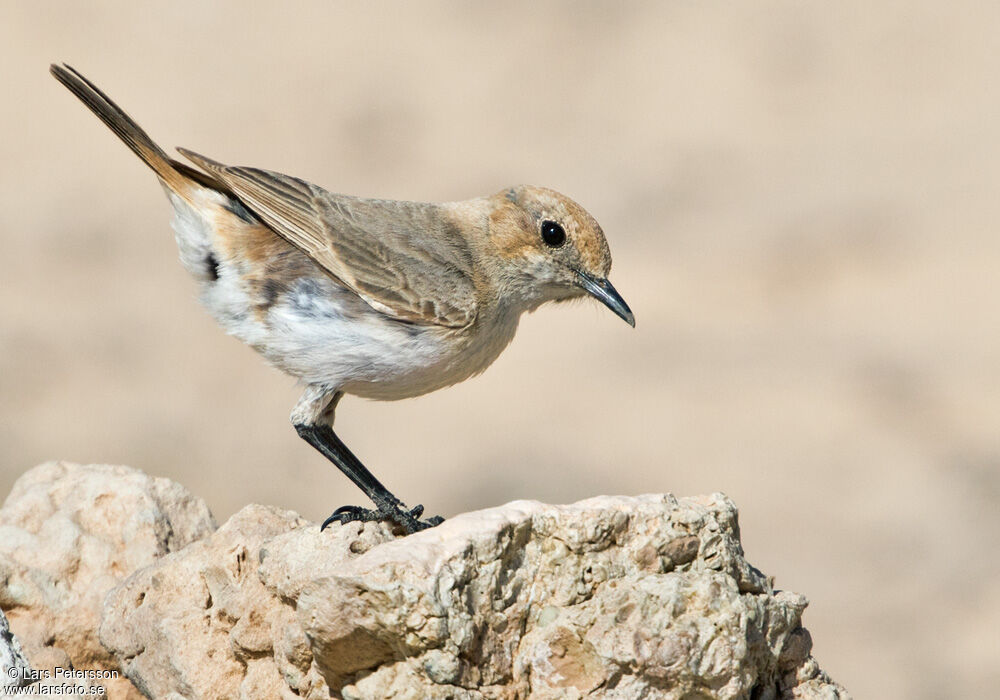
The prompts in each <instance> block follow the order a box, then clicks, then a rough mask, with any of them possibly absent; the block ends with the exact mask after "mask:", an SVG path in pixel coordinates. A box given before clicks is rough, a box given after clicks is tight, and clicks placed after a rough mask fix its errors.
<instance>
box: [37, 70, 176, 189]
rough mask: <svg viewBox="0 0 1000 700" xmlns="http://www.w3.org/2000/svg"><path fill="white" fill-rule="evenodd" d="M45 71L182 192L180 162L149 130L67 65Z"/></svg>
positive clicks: (165, 180)
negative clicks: (173, 158) (167, 152)
mask: <svg viewBox="0 0 1000 700" xmlns="http://www.w3.org/2000/svg"><path fill="white" fill-rule="evenodd" d="M49 72H51V73H52V75H53V76H54V77H55V79H56V80H58V81H59V82H60V83H62V84H63V85H65V86H66V87H67V88H68V89H69V90H70V92H72V93H73V94H74V95H76V96H77V97H78V98H79V99H80V101H81V102H83V103H84V104H85V105H87V107H88V108H89V109H90V111H91V112H93V113H94V114H96V115H97V116H98V117H99V118H100V120H101V121H102V122H104V123H105V125H107V126H108V128H110V129H111V130H112V131H113V132H115V134H117V135H118V138H120V139H121V140H122V141H124V142H125V145H127V146H128V147H129V148H130V149H132V152H133V153H135V154H136V155H137V156H139V158H141V159H142V161H143V162H144V163H146V165H148V166H149V167H150V168H152V169H153V172H155V173H156V174H157V175H159V176H160V179H161V180H163V181H164V182H165V183H166V184H167V185H168V186H169V187H170V188H171V189H173V190H175V191H177V192H178V193H179V194H181V193H183V191H184V190H185V189H186V186H185V185H187V184H189V182H190V181H189V179H188V176H186V175H185V174H184V173H182V172H181V171H180V170H179V169H178V167H177V166H178V165H180V164H179V163H176V162H175V161H173V160H171V159H170V157H169V156H168V155H167V154H166V153H165V152H164V150H163V149H162V148H160V147H159V146H157V145H156V143H155V142H154V141H153V139H151V138H150V137H149V134H147V133H146V132H145V131H143V130H142V127H140V126H139V125H138V124H136V122H135V120H134V119H132V117H130V116H129V115H128V114H126V113H125V111H124V110H123V109H122V108H121V107H119V106H118V105H116V104H115V103H114V101H113V100H112V99H111V98H110V97H108V96H107V95H105V94H104V93H103V92H102V91H101V89H100V88H98V87H97V86H96V85H94V84H93V83H92V82H90V81H89V80H87V79H86V78H85V77H83V75H81V74H80V73H79V72H78V71H76V70H75V69H74V68H72V67H71V66H68V65H66V64H63V65H61V66H57V65H55V64H52V65H51V66H50V67H49Z"/></svg>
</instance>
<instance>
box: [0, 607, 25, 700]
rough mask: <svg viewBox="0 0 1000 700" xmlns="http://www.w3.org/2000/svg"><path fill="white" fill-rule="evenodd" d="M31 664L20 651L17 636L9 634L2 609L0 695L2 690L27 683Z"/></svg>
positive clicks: (0, 625) (0, 621)
mask: <svg viewBox="0 0 1000 700" xmlns="http://www.w3.org/2000/svg"><path fill="white" fill-rule="evenodd" d="M30 671H31V666H30V665H29V664H28V660H27V659H26V658H25V657H24V652H22V651H21V644H20V643H19V642H18V641H17V637H15V636H14V635H13V634H11V631H10V626H9V625H8V624H7V618H6V617H5V616H4V614H3V611H0V695H4V694H5V693H4V692H3V691H4V690H9V689H11V688H20V687H21V686H23V685H27V682H28V681H27V679H28V674H29V673H30Z"/></svg>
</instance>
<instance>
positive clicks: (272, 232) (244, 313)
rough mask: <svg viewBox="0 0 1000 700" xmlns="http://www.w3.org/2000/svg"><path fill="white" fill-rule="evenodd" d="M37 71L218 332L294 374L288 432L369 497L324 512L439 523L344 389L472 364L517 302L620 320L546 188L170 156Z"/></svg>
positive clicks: (421, 526)
mask: <svg viewBox="0 0 1000 700" xmlns="http://www.w3.org/2000/svg"><path fill="white" fill-rule="evenodd" d="M50 72H51V74H52V75H53V76H54V77H55V78H56V80H58V81H59V82H60V83H62V84H63V85H64V86H65V87H66V88H68V89H69V90H70V92H72V93H73V94H74V95H75V96H76V97H77V98H79V99H80V100H81V101H82V102H83V103H84V105H86V106H87V107H88V108H89V109H90V110H91V111H92V112H93V113H94V114H95V115H97V117H98V118H100V120H101V121H102V122H104V124H105V125H106V126H107V127H108V128H110V129H111V130H112V131H113V132H114V133H115V134H116V135H117V136H118V137H119V138H120V139H121V140H122V141H123V142H124V143H125V144H126V145H127V146H128V147H129V148H130V149H131V150H132V151H133V152H134V153H135V155H137V156H138V157H139V158H140V159H141V160H142V161H143V162H144V163H145V164H146V165H147V166H149V167H150V168H151V169H152V170H153V172H154V173H155V174H156V176H157V177H158V178H159V180H160V184H161V185H162V187H163V189H164V191H165V192H166V195H167V198H168V200H169V203H170V205H171V207H172V209H173V220H172V222H171V224H172V228H173V230H174V234H175V239H176V242H177V246H178V250H179V257H180V262H181V264H182V266H183V267H184V268H185V270H187V272H188V273H189V274H190V275H191V276H192V277H193V278H194V279H195V280H196V281H197V283H198V284H199V286H200V301H201V303H202V304H203V305H204V306H205V307H206V308H207V310H208V311H209V313H210V314H211V315H212V316H213V317H214V318H215V320H216V321H217V322H218V323H219V324H220V325H221V326H222V327H223V329H224V330H225V331H226V332H227V333H229V334H230V335H233V336H235V337H236V338H238V339H240V340H242V341H243V342H244V343H247V344H248V345H250V346H251V347H253V348H254V349H255V350H256V351H257V352H258V353H260V354H261V355H262V356H263V357H264V358H265V360H267V361H268V362H270V363H271V364H272V365H274V366H276V367H277V368H279V369H281V370H283V371H284V372H286V373H288V374H290V375H291V376H293V377H295V378H296V379H298V380H299V381H300V382H301V383H302V384H304V390H303V393H302V396H301V398H300V399H299V400H298V402H297V403H296V404H295V406H294V408H293V409H292V412H291V422H292V424H293V426H294V427H295V430H296V431H297V432H298V434H299V435H300V436H301V437H302V438H303V439H304V440H305V441H306V442H308V443H309V444H310V445H312V446H313V447H314V448H315V449H316V450H318V451H319V452H320V453H321V454H322V455H323V456H324V457H326V458H327V459H328V460H330V461H331V462H332V463H333V464H334V465H336V466H337V467H338V468H339V469H340V470H341V471H342V472H343V473H344V474H345V475H346V476H347V477H348V478H349V479H350V480H351V481H352V482H353V483H354V484H355V485H356V486H358V487H359V488H360V489H361V490H362V491H363V492H364V493H365V495H366V496H367V497H368V498H369V499H370V500H371V501H372V503H373V504H374V506H375V507H374V508H365V507H361V506H342V507H340V508H337V509H336V510H335V511H334V512H333V513H332V514H331V515H330V517H329V518H327V519H326V521H324V523H323V524H322V528H323V529H325V528H326V527H328V526H329V525H331V524H333V523H341V524H346V523H349V522H353V521H362V522H369V521H387V522H388V523H389V524H390V525H391V526H392V527H393V528H394V529H397V528H401V529H402V530H403V531H404V532H405V534H411V533H414V532H418V531H421V530H425V529H427V528H429V527H433V526H436V525H438V524H440V523H441V522H443V518H441V517H440V516H433V517H429V518H426V519H423V520H422V519H421V516H422V515H423V512H424V508H423V506H422V505H417V506H415V507H413V508H407V506H406V504H405V503H404V502H403V501H401V500H400V499H399V498H397V497H396V496H395V495H393V494H392V493H391V492H390V491H389V490H388V489H387V488H386V487H385V486H384V485H383V484H382V483H381V482H380V481H379V480H378V479H377V478H376V477H375V476H374V475H373V474H372V473H371V472H370V471H369V470H368V469H367V468H366V467H365V466H364V465H363V464H362V463H361V461H360V460H359V459H358V458H357V457H356V456H355V455H354V453H353V452H351V450H350V449H349V448H348V447H347V446H346V445H345V444H344V443H343V441H342V440H341V439H340V437H339V436H338V435H337V434H336V433H335V432H334V430H333V424H334V413H335V411H336V408H337V405H338V403H339V401H340V399H341V398H342V397H343V396H344V395H345V394H350V395H353V396H359V397H363V398H369V399H376V400H383V401H392V400H398V399H405V398H410V397H415V396H420V395H422V394H426V393H428V392H431V391H435V390H437V389H441V388H444V387H447V386H451V385H453V384H456V383H458V382H461V381H464V380H466V379H468V378H470V377H472V376H475V375H477V374H479V373H481V372H482V371H484V370H485V369H486V368H487V367H488V366H489V365H490V364H492V363H493V361H494V360H495V359H496V358H497V357H498V356H499V355H500V353H501V352H502V351H503V350H504V349H505V348H506V347H507V345H508V344H509V343H510V342H511V340H512V339H513V337H514V334H515V331H516V330H517V326H518V321H519V319H520V317H521V315H522V314H523V313H525V312H530V311H534V310H535V309H537V308H538V307H539V306H540V305H541V304H543V303H545V302H549V301H565V300H569V299H574V298H579V297H585V296H590V297H593V298H595V299H597V300H598V301H600V302H601V303H602V304H604V305H605V306H607V307H608V308H609V309H610V310H611V311H613V312H614V313H615V314H617V315H618V316H619V317H621V318H622V319H623V320H625V321H626V322H627V323H628V324H629V325H630V326H632V327H633V328H634V327H635V317H634V315H633V313H632V311H631V309H630V308H629V306H628V304H626V303H625V300H624V299H623V298H622V297H621V295H620V294H619V293H618V291H617V290H616V289H615V287H614V286H613V285H612V284H611V282H609V281H608V272H609V271H610V269H611V252H610V249H609V247H608V243H607V240H606V239H605V236H604V232H603V231H602V229H601V227H600V225H599V224H598V223H597V221H596V220H595V219H594V217H593V216H591V215H590V214H589V213H588V212H587V211H586V210H585V209H584V208H583V207H581V206H580V205H579V204H577V203H576V202H574V201H573V200H571V199H570V198H569V197H566V196H565V195H562V194H560V193H558V192H556V191H554V190H552V189H548V188H545V187H537V186H531V185H519V186H515V187H507V188H505V189H502V190H500V191H499V192H497V193H495V194H493V195H490V196H484V197H477V198H473V199H468V200H464V201H455V202H446V203H424V202H409V201H395V200H386V199H368V198H361V197H355V196H349V195H343V194H335V193H332V192H329V191H327V190H325V189H323V188H321V187H319V186H317V185H314V184H311V183H309V182H306V181H305V180H301V179H299V178H296V177H291V176H289V175H282V174H280V173H277V172H272V171H268V170H262V169H259V168H251V167H242V166H240V167H235V166H230V165H225V164H223V163H221V162H218V161H215V160H212V159H210V158H207V157H205V156H202V155H199V154H198V153H195V152H193V151H190V150H187V149H184V148H178V149H177V151H178V152H179V153H180V154H182V155H183V156H184V157H185V158H187V159H188V160H189V161H190V162H191V163H193V164H194V165H195V166H197V168H195V167H192V166H190V165H187V164H185V163H182V162H180V161H178V160H175V159H173V158H171V157H170V156H169V155H168V154H167V153H166V152H165V151H164V150H163V149H162V148H160V146H158V145H157V144H156V143H155V142H154V141H153V140H152V139H151V138H150V137H149V136H148V135H147V134H146V132H145V131H143V130H142V128H140V127H139V125H138V124H137V123H136V122H135V121H134V120H133V119H132V118H131V117H130V116H129V115H128V114H126V113H125V112H124V111H123V110H122V109H121V108H120V107H119V106H118V105H117V104H115V102H113V101H112V100H111V98H109V97H108V96H107V95H106V94H104V93H103V92H102V91H101V90H100V89H99V88H98V87H97V86H96V85H94V84H93V83H92V82H91V81H89V80H88V79H87V78H85V77H84V76H83V75H82V74H81V73H80V72H78V71H76V70H75V69H73V68H72V67H70V66H68V65H66V64H62V65H56V64H52V65H51V66H50Z"/></svg>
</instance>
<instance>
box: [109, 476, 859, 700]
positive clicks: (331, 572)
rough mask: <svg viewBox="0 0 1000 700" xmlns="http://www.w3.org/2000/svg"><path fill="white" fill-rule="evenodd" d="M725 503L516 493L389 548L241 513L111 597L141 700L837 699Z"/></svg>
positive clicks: (376, 532)
mask: <svg viewBox="0 0 1000 700" xmlns="http://www.w3.org/2000/svg"><path fill="white" fill-rule="evenodd" d="M805 607H806V600H805V598H803V597H802V596H800V595H797V594H794V593H789V592H784V591H774V590H773V589H772V587H771V585H770V583H769V581H768V579H767V578H766V577H765V576H764V575H763V574H762V573H761V572H759V571H757V570H756V569H754V568H753V567H752V566H750V565H749V564H748V563H747V561H746V559H745V558H744V556H743V551H742V548H741V546H740V542H739V533H738V526H737V519H736V508H735V506H734V505H733V503H732V502H731V501H729V500H728V499H727V498H725V497H724V496H722V495H713V496H709V497H704V498H686V499H676V498H674V497H672V496H642V497H638V498H626V497H600V498H595V499H591V500H588V501H583V502H581V503H577V504H574V505H570V506H550V505H543V504H540V503H535V502H526V501H519V502H515V503H511V504H508V505H506V506H503V507H500V508H494V509H490V510H485V511H480V512H477V513H468V514H465V515H461V516H458V517H455V518H453V519H451V520H449V521H447V522H445V523H444V524H442V525H441V526H439V527H436V528H433V529H431V530H427V531H425V532H421V533H418V534H416V535H412V536H409V537H406V538H397V537H395V536H394V535H393V533H392V532H391V531H390V530H389V528H388V527H387V526H386V525H384V524H381V523H368V524H364V525H361V524H359V523H352V524H349V525H347V526H334V527H332V528H331V529H329V530H327V531H326V532H322V533H321V532H320V531H319V529H318V527H317V526H316V525H315V524H311V523H307V522H305V521H303V520H302V519H301V518H299V517H298V516H297V515H296V514H294V513H291V512H285V511H280V510H277V509H274V508H266V507H262V506H248V507H247V508H244V509H243V510H242V511H240V512H239V513H237V514H236V515H234V516H233V518H232V519H230V520H229V522H227V523H226V524H225V525H223V526H222V527H221V528H219V530H218V531H216V532H215V533H213V534H211V535H210V536H208V537H205V538H204V539H202V540H199V541H197V542H195V543H194V544H191V545H189V546H188V547H186V548H184V549H182V550H181V551H179V552H175V553H173V554H170V555H168V556H165V557H162V558H160V559H158V560H156V561H155V562H154V563H152V564H151V565H150V566H148V567H146V568H144V569H142V570H140V571H138V572H137V573H136V574H134V575H133V576H132V577H131V578H129V579H128V580H127V581H125V582H124V583H122V584H121V585H119V586H118V587H117V588H115V590H114V591H112V593H111V594H110V595H109V596H108V598H107V602H106V605H105V608H104V614H103V620H102V623H101V628H100V639H101V642H102V643H103V644H104V645H105V646H106V647H107V649H108V650H110V651H111V652H112V653H113V654H114V656H115V659H116V663H117V664H118V666H119V667H120V668H121V669H123V670H124V671H125V672H126V673H127V675H128V677H129V678H130V679H131V680H132V682H133V683H135V685H136V687H138V688H139V689H141V690H142V691H143V692H144V693H145V694H147V695H149V696H152V697H166V696H170V695H171V694H172V693H173V694H177V695H179V696H183V697H191V698H219V697H243V698H253V697H276V698H277V697H283V698H296V697H297V698H302V697H304V698H327V697H330V695H331V693H332V694H333V696H335V697H343V698H347V699H356V700H362V699H369V698H371V699H375V698H379V699H381V698H385V697H398V698H442V699H443V698H468V699H470V700H471V699H474V698H476V699H478V698H522V697H523V698H539V699H543V698H573V697H584V696H592V697H606V698H640V697H642V698H658V697H662V698H693V697H705V698H743V697H754V698H846V697H848V696H847V694H846V691H844V690H843V688H841V687H840V686H837V685H836V684H834V683H833V682H832V681H831V680H830V679H829V678H828V677H827V676H826V675H825V674H823V673H822V672H821V671H820V670H819V667H818V665H817V664H816V662H815V660H814V659H813V658H812V657H811V656H810V651H811V639H810V637H809V634H808V632H807V631H806V630H805V629H804V628H803V627H802V626H801V616H802V612H803V610H804V609H805Z"/></svg>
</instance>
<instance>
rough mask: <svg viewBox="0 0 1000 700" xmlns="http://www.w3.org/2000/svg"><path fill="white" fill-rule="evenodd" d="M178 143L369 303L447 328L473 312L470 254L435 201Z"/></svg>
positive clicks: (395, 314)
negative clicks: (308, 176) (381, 194)
mask: <svg viewBox="0 0 1000 700" xmlns="http://www.w3.org/2000/svg"><path fill="white" fill-rule="evenodd" d="M178 150H179V151H180V152H181V153H183V154H184V155H185V156H186V157H187V158H189V159H190V160H191V161H193V162H194V163H195V164H197V165H198V166H200V167H202V168H204V169H205V170H207V171H208V172H209V173H211V174H212V175H214V176H215V177H217V178H218V179H219V180H221V181H222V182H223V183H225V184H226V186H227V187H229V188H230V189H232V191H233V192H234V193H235V194H236V196H238V197H239V198H240V200H241V201H242V202H243V203H244V204H245V205H246V206H247V207H248V208H249V209H250V210H251V211H253V212H254V213H255V214H256V215H257V216H259V217H260V218H261V219H262V220H263V221H264V222H265V223H266V224H267V225H268V226H270V227H271V228H272V229H274V231H275V232H277V233H278V234H279V235H280V236H281V237H282V238H284V239H286V240H287V241H288V242H289V243H291V244H293V245H294V246H296V247H297V248H299V249H300V250H302V251H303V252H304V253H306V255H308V256H309V257H310V258H312V259H313V260H314V261H315V262H316V263H318V264H319V265H320V266H321V267H323V268H324V269H325V270H326V271H327V272H328V273H329V274H331V275H332V276H334V277H335V278H336V279H338V280H339V281H340V282H341V283H342V284H344V285H345V286H347V287H348V288H350V289H352V290H353V291H354V292H355V293H357V294H358V295H359V296H360V297H361V298H362V299H364V300H365V301H366V302H368V304H369V305H370V306H372V308H374V309H376V310H378V311H380V312H382V313H385V314H388V315H390V316H392V317H394V318H397V319H400V320H403V321H409V322H411V323H420V324H436V325H440V326H446V327H450V328H461V327H464V326H467V325H469V324H470V323H472V321H473V320H474V319H475V317H476V295H475V285H474V282H473V263H472V254H471V251H470V250H469V246H468V243H467V241H466V240H465V237H464V236H463V235H462V232H461V230H460V229H459V228H458V225H457V224H456V223H455V222H454V221H453V220H452V218H451V217H450V216H449V215H448V214H447V212H445V211H444V210H443V209H442V207H441V206H440V205H435V204H424V203H419V202H395V201H386V200H374V199H361V198H357V197H348V196H345V195H338V194H333V193H331V192H327V191H326V190H324V189H322V188H320V187H317V186H316V185H313V184H310V183H308V182H305V181H304V180H300V179H298V178H295V177H290V176H288V175H282V174H280V173H274V172H270V171H267V170H259V169H257V168H243V167H231V166H226V165H223V164H222V163H218V162H216V161H213V160H211V159H209V158H205V157H204V156H200V155H198V154H197V153H193V152H191V151H188V150H185V149H178Z"/></svg>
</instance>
